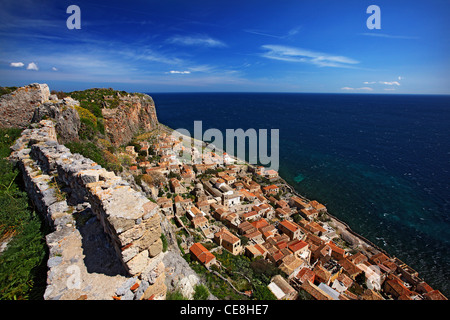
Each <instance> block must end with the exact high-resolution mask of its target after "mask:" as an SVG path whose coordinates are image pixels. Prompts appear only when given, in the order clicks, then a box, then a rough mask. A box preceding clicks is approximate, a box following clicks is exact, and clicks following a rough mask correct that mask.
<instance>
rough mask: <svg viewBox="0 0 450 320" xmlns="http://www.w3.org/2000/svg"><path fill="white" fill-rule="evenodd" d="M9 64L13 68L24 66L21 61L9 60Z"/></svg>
mask: <svg viewBox="0 0 450 320" xmlns="http://www.w3.org/2000/svg"><path fill="white" fill-rule="evenodd" d="M9 65H10V66H11V67H14V68H22V67H23V66H24V64H23V62H11V63H10V64H9Z"/></svg>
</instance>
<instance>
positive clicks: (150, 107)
mask: <svg viewBox="0 0 450 320" xmlns="http://www.w3.org/2000/svg"><path fill="white" fill-rule="evenodd" d="M102 115H103V119H104V126H105V134H106V135H107V136H108V138H109V139H110V141H111V143H112V144H113V145H115V146H120V145H123V144H126V143H128V142H130V141H131V139H132V138H133V136H134V135H135V134H137V133H138V132H140V131H142V132H146V131H151V130H153V129H155V128H157V127H158V118H157V116H156V109H155V103H154V102H153V99H152V98H151V97H150V96H148V95H145V94H135V95H128V96H121V97H120V99H119V106H118V107H117V108H111V109H110V108H104V109H102Z"/></svg>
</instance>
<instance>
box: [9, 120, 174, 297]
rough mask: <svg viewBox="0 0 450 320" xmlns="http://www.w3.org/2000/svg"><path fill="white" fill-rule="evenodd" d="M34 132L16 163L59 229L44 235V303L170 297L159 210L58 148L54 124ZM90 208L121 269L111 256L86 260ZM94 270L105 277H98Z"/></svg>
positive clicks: (26, 135) (18, 150)
mask: <svg viewBox="0 0 450 320" xmlns="http://www.w3.org/2000/svg"><path fill="white" fill-rule="evenodd" d="M35 127H36V128H34V129H26V130H24V131H23V133H22V136H21V137H20V138H19V139H18V140H17V141H16V143H15V145H14V146H13V147H12V149H13V153H12V155H11V157H10V159H11V160H14V161H17V162H18V165H19V168H20V169H21V171H22V173H23V177H24V182H25V187H26V190H27V192H28V194H29V196H30V198H31V200H32V202H33V203H34V204H35V206H36V208H37V210H38V211H39V212H40V213H42V214H43V215H44V217H45V219H46V221H47V222H48V223H49V225H50V226H52V228H53V230H54V231H53V232H52V233H51V234H49V235H47V237H46V241H47V244H48V246H49V250H50V257H49V260H48V267H49V271H48V279H47V283H48V286H47V290H46V292H45V296H44V298H45V299H77V298H86V299H112V298H114V299H150V298H151V299H164V298H165V293H166V286H165V284H164V279H165V274H164V264H163V262H162V256H163V255H162V254H161V253H162V252H161V251H162V243H161V240H160V235H161V226H160V215H159V207H158V206H157V205H156V204H155V203H153V202H151V201H149V200H148V199H147V198H146V197H145V196H144V195H143V194H141V193H139V192H137V191H135V190H133V189H132V188H131V187H130V186H129V185H128V183H127V182H125V181H124V180H122V179H121V178H120V177H117V176H116V175H115V174H114V173H113V172H108V171H106V170H105V169H104V168H102V167H101V166H99V165H97V164H96V163H95V162H93V161H92V160H90V159H87V158H85V157H83V156H81V155H79V154H72V153H71V152H70V150H69V149H67V148H66V147H64V146H63V145H60V144H58V142H57V140H56V131H55V127H54V124H53V122H52V121H48V120H47V121H46V120H43V121H41V122H40V123H39V124H38V125H37V124H36V125H35ZM86 210H89V211H91V212H92V213H93V216H94V217H95V219H90V220H89V222H90V225H89V228H92V227H91V225H94V224H95V223H97V224H98V226H99V227H101V228H102V229H103V232H104V233H103V234H105V235H106V236H105V238H106V240H107V241H104V243H102V242H100V246H99V244H98V243H97V244H96V246H97V247H99V248H98V249H99V250H102V249H105V252H106V251H107V248H108V246H111V248H112V250H113V252H114V253H115V254H114V255H115V257H114V258H116V260H117V261H118V262H119V264H120V265H121V266H117V265H115V266H112V265H111V264H112V263H113V261H112V260H114V259H113V258H112V256H108V255H107V254H106V255H104V257H107V259H106V260H111V261H94V260H96V259H97V260H99V259H102V257H103V256H102V255H101V254H99V255H98V257H96V256H95V255H96V254H94V255H92V254H91V256H90V257H87V252H88V251H89V248H88V247H89V246H88V241H89V238H90V237H91V238H92V231H90V233H87V234H85V237H84V235H83V230H86V228H87V227H86V226H84V225H81V224H80V223H79V222H77V219H76V217H77V216H81V215H82V214H83V212H84V211H86ZM100 236H101V234H99V237H100ZM108 254H109V253H108ZM93 265H95V266H98V265H101V266H102V268H103V269H101V271H102V272H103V273H102V272H100V273H98V272H92V271H93V269H95V268H94V267H93ZM104 266H106V267H104ZM90 269H91V270H90ZM113 269H114V270H116V271H114V272H111V270H113ZM72 271H73V272H72ZM77 272H78V273H77ZM77 279H78V282H76V281H77ZM74 281H75V282H74Z"/></svg>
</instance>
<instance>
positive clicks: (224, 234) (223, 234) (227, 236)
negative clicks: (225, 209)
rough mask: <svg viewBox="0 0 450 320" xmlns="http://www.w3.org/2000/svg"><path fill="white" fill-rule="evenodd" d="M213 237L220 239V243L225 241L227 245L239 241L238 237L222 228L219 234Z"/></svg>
mask: <svg viewBox="0 0 450 320" xmlns="http://www.w3.org/2000/svg"><path fill="white" fill-rule="evenodd" d="M214 237H217V238H221V239H222V241H226V242H228V243H236V242H238V241H240V239H239V238H238V237H236V236H235V235H234V234H232V233H231V232H230V231H228V230H227V229H226V228H222V229H221V230H220V231H219V232H216V233H215V234H214Z"/></svg>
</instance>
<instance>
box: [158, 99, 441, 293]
mask: <svg viewBox="0 0 450 320" xmlns="http://www.w3.org/2000/svg"><path fill="white" fill-rule="evenodd" d="M149 94H150V95H151V96H152V97H153V99H154V101H155V104H156V110H157V114H158V118H159V121H160V122H161V123H163V124H166V125H167V126H169V127H171V128H173V129H178V128H185V129H188V130H189V131H190V132H192V134H193V127H194V121H196V120H201V121H202V126H203V132H204V131H205V130H207V129H209V128H217V129H220V130H223V132H224V133H225V129H238V128H242V129H243V130H247V129H249V128H253V129H256V130H259V129H269V131H270V129H279V139H280V140H279V142H280V145H279V153H280V168H279V172H280V175H281V176H282V177H283V178H284V179H285V180H286V181H288V182H289V183H290V184H291V185H293V186H294V187H295V188H296V189H297V191H298V192H299V193H301V194H303V195H305V196H306V197H307V198H309V199H316V200H318V201H319V202H321V203H323V204H325V205H326V206H327V208H328V211H329V212H330V213H331V214H333V215H334V216H336V217H338V218H339V219H341V220H343V221H345V222H347V223H348V224H349V225H350V227H351V228H352V229H353V230H354V231H356V232H358V233H360V234H361V235H363V236H364V237H366V238H368V239H369V240H371V241H372V242H373V243H375V244H377V245H378V246H379V247H381V248H383V249H385V250H386V251H387V252H388V253H390V254H391V255H394V256H396V257H398V258H399V259H401V260H403V261H404V262H405V263H407V264H408V265H409V266H411V267H412V268H413V269H415V270H416V271H418V272H419V276H420V277H422V278H423V279H425V281H427V282H428V283H429V284H430V285H431V286H432V287H433V288H435V289H439V290H441V292H443V293H444V294H445V295H446V296H447V297H449V296H450V96H431V95H429V96H428V95H373V94H371V95H369V94H304V93H301V94H300V93H299V94H297V93H149Z"/></svg>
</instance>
